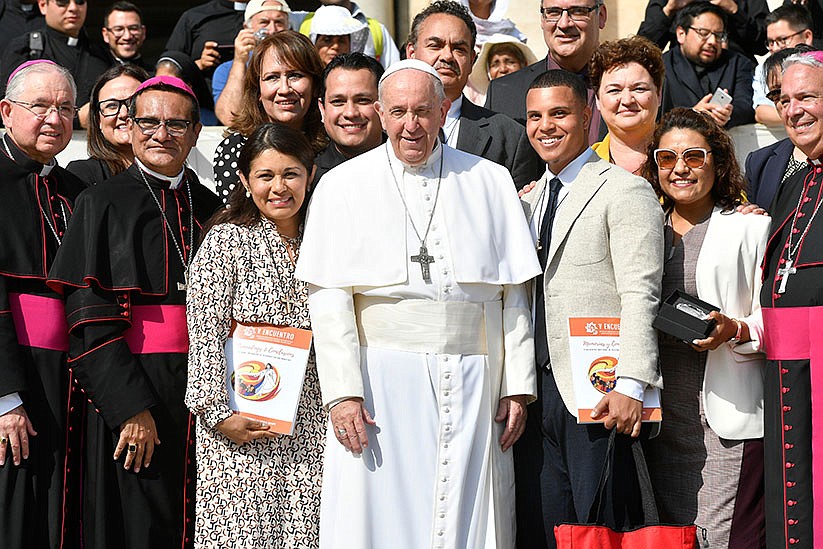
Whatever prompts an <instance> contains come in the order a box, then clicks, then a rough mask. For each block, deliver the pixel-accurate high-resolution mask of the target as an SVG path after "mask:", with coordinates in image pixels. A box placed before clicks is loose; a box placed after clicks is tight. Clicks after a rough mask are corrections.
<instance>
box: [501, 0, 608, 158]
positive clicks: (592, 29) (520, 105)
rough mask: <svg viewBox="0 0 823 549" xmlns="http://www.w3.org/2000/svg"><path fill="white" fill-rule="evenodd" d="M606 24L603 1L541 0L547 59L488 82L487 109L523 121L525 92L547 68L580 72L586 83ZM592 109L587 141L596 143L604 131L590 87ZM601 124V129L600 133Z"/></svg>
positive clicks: (541, 22) (590, 105)
mask: <svg viewBox="0 0 823 549" xmlns="http://www.w3.org/2000/svg"><path fill="white" fill-rule="evenodd" d="M605 26H606V6H605V5H604V4H603V1H602V0H541V3H540V27H541V28H542V29H543V39H544V40H545V41H546V45H547V46H548V48H549V53H548V55H546V58H545V59H543V60H541V61H538V62H537V63H534V64H532V65H529V66H528V67H526V68H524V69H521V70H519V71H517V72H514V73H512V74H508V75H506V76H503V77H501V78H496V79H494V80H492V81H491V84H490V85H489V91H488V93H487V94H486V108H487V109H491V110H493V111H495V112H499V113H503V114H507V115H509V116H510V117H512V118H514V119H515V120H517V121H518V122H520V123H521V124H525V116H526V91H527V90H528V88H529V85H530V84H531V83H532V80H534V78H535V77H536V76H538V75H539V74H541V73H543V72H544V71H546V70H547V69H564V70H567V71H569V72H573V73H576V74H579V75H580V76H581V77H583V79H584V81H586V83H587V85H588V64H589V60H590V59H591V57H592V54H593V53H594V50H595V49H596V48H597V45H598V44H599V42H600V30H601V29H603V28H604V27H605ZM588 104H589V107H590V108H591V109H592V119H591V122H590V125H589V133H588V142H589V144H590V145H591V144H593V143H596V142H597V141H600V139H601V138H602V135H601V133H602V134H605V132H606V125H605V124H602V123H601V119H600V111H599V110H598V109H597V104H596V103H595V98H594V91H593V90H591V89H589V92H588ZM601 126H602V132H601Z"/></svg>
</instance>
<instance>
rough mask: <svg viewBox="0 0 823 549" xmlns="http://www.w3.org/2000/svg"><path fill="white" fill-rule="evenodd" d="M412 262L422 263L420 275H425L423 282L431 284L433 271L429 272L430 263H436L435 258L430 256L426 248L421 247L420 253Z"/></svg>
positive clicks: (413, 257) (414, 256)
mask: <svg viewBox="0 0 823 549" xmlns="http://www.w3.org/2000/svg"><path fill="white" fill-rule="evenodd" d="M411 260H412V261H413V262H414V263H420V273H421V274H422V275H423V281H424V282H427V283H431V281H432V275H431V271H430V270H429V263H434V256H433V255H429V251H428V250H427V249H426V247H425V246H423V245H421V246H420V253H419V254H417V255H413V256H411Z"/></svg>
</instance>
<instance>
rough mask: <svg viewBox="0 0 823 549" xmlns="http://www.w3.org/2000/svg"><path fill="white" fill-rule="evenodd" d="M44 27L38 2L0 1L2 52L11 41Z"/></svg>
mask: <svg viewBox="0 0 823 549" xmlns="http://www.w3.org/2000/svg"><path fill="white" fill-rule="evenodd" d="M42 26H43V14H42V13H40V10H39V9H38V8H37V0H0V51H5V49H6V45H7V44H8V43H9V40H11V39H12V38H14V37H15V36H19V35H21V34H23V33H24V32H29V31H32V30H35V29H39V28H40V27H42Z"/></svg>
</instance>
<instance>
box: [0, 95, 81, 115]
mask: <svg viewBox="0 0 823 549" xmlns="http://www.w3.org/2000/svg"><path fill="white" fill-rule="evenodd" d="M9 101H10V102H12V103H14V104H15V105H20V106H21V107H23V108H24V109H26V110H27V111H29V112H30V113H31V114H33V115H34V116H35V117H36V118H37V119H38V120H45V119H46V118H47V117H48V116H49V114H50V113H51V111H55V112H56V113H57V116H59V117H60V118H62V119H64V120H73V119H74V117H75V116H77V107H75V106H73V105H46V104H44V103H29V102H28V101H17V100H14V99H9Z"/></svg>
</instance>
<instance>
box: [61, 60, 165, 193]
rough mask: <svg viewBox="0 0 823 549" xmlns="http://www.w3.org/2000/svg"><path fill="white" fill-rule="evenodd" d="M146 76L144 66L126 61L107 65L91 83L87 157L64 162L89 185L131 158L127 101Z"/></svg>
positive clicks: (129, 161)
mask: <svg viewBox="0 0 823 549" xmlns="http://www.w3.org/2000/svg"><path fill="white" fill-rule="evenodd" d="M148 77H149V74H148V73H147V72H146V71H145V70H143V69H141V68H140V67H138V66H136V65H131V64H129V63H126V64H124V65H116V66H114V67H112V68H110V69H109V70H107V71H106V72H104V73H103V74H101V75H100V78H98V79H97V82H96V83H95V84H94V88H92V91H91V100H90V101H89V104H90V108H89V127H88V129H87V130H86V131H87V134H86V135H87V137H86V147H87V149H88V153H89V158H88V159H87V160H74V161H72V162H70V163H69V165H68V166H66V169H67V170H68V171H70V172H71V173H73V174H74V175H76V176H77V177H79V178H80V179H82V180H83V181H85V182H86V183H87V184H88V185H90V186H91V185H97V184H99V183H102V182H103V181H105V180H106V179H108V178H110V177H111V176H113V175H117V174H119V173H120V172H122V171H124V170H125V169H126V168H128V167H129V166H131V164H132V162H134V152H133V151H132V148H131V132H130V131H129V126H128V119H129V113H128V110H129V107H128V101H129V99H131V96H132V95H133V94H134V92H135V90H136V89H137V87H138V86H139V85H140V84H142V83H143V82H145V81H146V79H148Z"/></svg>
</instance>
